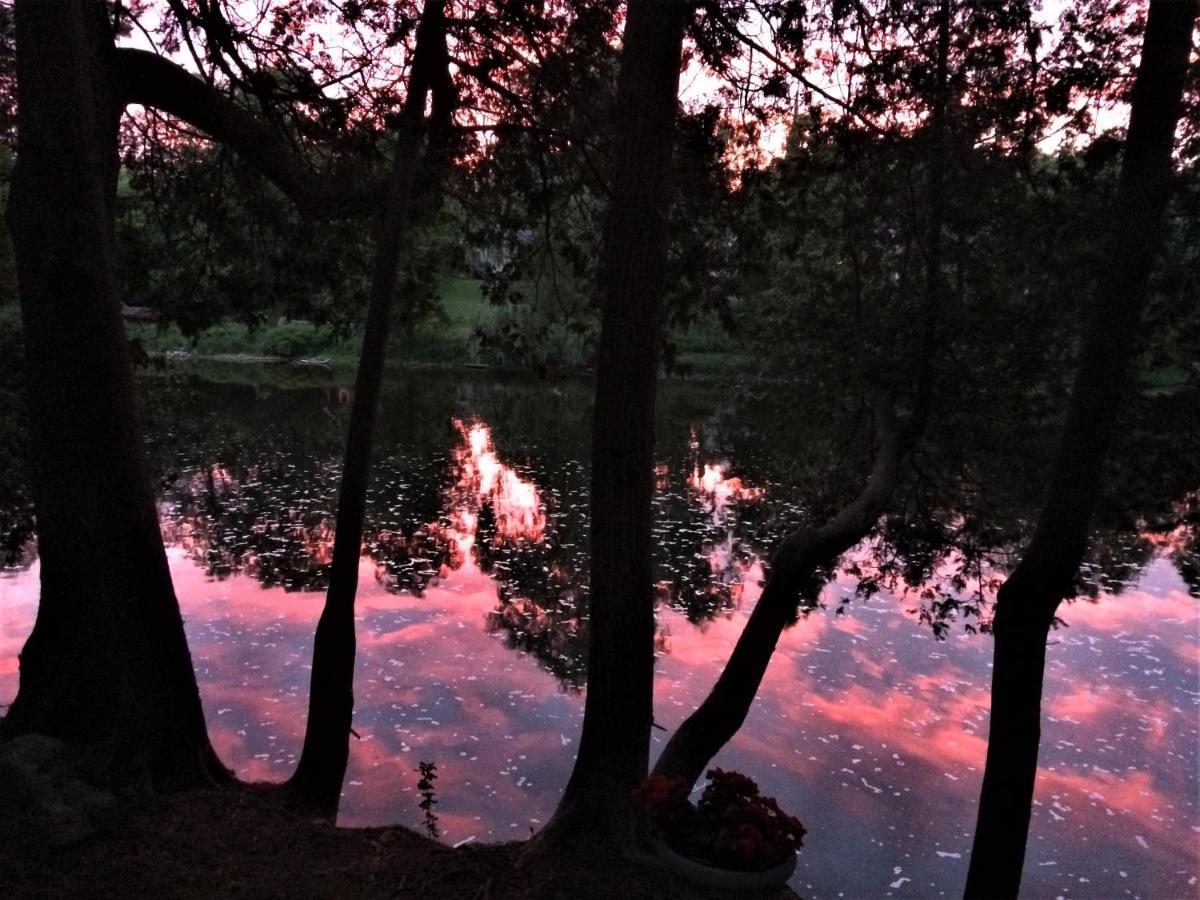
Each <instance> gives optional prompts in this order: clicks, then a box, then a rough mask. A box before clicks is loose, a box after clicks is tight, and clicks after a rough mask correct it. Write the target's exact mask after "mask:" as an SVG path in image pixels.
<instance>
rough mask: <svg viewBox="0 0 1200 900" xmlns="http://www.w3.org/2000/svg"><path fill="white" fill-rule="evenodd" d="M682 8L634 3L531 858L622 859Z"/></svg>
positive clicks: (646, 689) (633, 744) (642, 617)
mask: <svg viewBox="0 0 1200 900" xmlns="http://www.w3.org/2000/svg"><path fill="white" fill-rule="evenodd" d="M689 10H690V4H688V3H686V2H683V0H665V2H664V0H631V2H630V3H629V10H628V15H627V17H626V20H625V35H624V48H623V51H622V58H621V74H620V79H619V83H618V93H617V114H618V120H617V124H616V132H615V147H616V150H615V159H614V164H613V181H612V190H611V194H610V199H609V209H608V221H607V225H606V231H605V235H604V249H603V256H602V260H601V273H602V274H601V278H602V279H603V280H602V285H601V290H602V298H603V321H602V325H601V332H600V348H599V360H598V364H597V375H596V405H595V412H594V420H593V430H592V483H591V523H592V524H591V528H592V532H591V542H592V570H591V571H592V574H591V600H590V603H591V619H590V622H589V627H588V638H589V645H588V678H587V698H586V702H585V706H584V717H583V733H582V736H581V737H580V741H579V755H578V757H577V758H576V760H575V768H574V770H573V771H572V773H571V778H570V781H569V782H568V784H567V788H566V791H565V793H564V794H563V798H562V800H561V802H560V803H559V806H558V809H557V810H556V811H555V814H554V816H553V818H552V819H551V821H550V823H549V824H548V825H547V827H546V829H545V830H544V831H543V833H542V836H541V838H540V840H539V842H538V845H540V846H549V845H557V846H567V845H570V844H571V843H573V842H574V841H576V840H584V841H587V842H589V843H592V844H593V845H594V844H595V843H597V842H600V843H605V844H610V845H612V846H613V847H615V848H616V849H617V850H618V851H621V852H623V851H629V850H632V848H633V845H634V844H633V841H634V828H633V825H634V816H633V805H632V798H631V796H630V795H631V792H632V791H633V789H634V788H635V787H636V786H637V785H638V784H639V783H640V782H641V780H642V779H643V778H644V777H645V775H646V767H647V765H648V760H649V749H650V727H651V721H652V717H653V690H654V648H653V639H654V597H653V575H652V569H651V549H652V542H651V531H650V526H651V499H652V496H653V491H654V479H653V471H654V405H655V379H656V376H657V371H658V345H659V340H660V333H659V332H660V330H661V321H662V306H663V294H664V291H665V287H666V284H665V275H666V254H667V238H668V233H667V209H668V206H669V202H670V191H669V182H670V177H669V175H670V165H671V148H672V143H673V135H674V130H675V117H676V110H677V107H678V96H677V95H678V91H679V67H680V55H681V50H682V42H683V32H684V26H685V24H686V21H687V16H688V14H689Z"/></svg>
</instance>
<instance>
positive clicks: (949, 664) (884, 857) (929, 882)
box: [0, 419, 1200, 898]
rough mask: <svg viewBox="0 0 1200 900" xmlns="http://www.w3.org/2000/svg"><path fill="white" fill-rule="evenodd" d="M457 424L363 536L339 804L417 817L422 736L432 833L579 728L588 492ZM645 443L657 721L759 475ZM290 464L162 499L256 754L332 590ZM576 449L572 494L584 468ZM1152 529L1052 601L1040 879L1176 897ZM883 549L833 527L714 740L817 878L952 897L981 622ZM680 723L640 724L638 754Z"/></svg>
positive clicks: (481, 805) (395, 817) (18, 594)
mask: <svg viewBox="0 0 1200 900" xmlns="http://www.w3.org/2000/svg"><path fill="white" fill-rule="evenodd" d="M449 435H450V439H451V441H452V444H451V446H450V452H449V455H448V458H447V459H446V460H445V462H444V464H443V465H442V468H441V469H439V470H438V477H437V478H435V479H431V480H430V485H431V490H430V493H429V498H430V502H431V507H430V508H426V509H423V510H422V511H421V512H420V513H419V514H415V513H414V514H412V515H408V514H407V513H405V516H407V517H404V516H401V515H400V514H396V515H395V516H394V517H393V518H392V519H389V520H387V521H386V522H385V523H384V524H376V525H375V526H373V527H372V528H370V529H368V534H367V539H366V540H365V542H364V551H365V552H364V556H363V558H362V560H361V565H360V574H359V597H358V602H357V607H356V622H357V633H358V662H357V671H356V682H355V694H356V703H357V708H356V710H355V714H354V727H355V730H356V732H357V733H358V734H359V735H361V739H360V740H356V741H354V742H352V746H351V758H350V765H349V770H348V772H347V776H346V782H345V786H344V800H343V806H342V815H341V821H342V822H343V823H344V824H348V825H375V824H383V823H391V822H399V823H402V824H406V825H409V826H412V827H419V826H420V823H421V812H420V810H419V809H418V806H417V804H418V801H419V799H420V798H419V794H418V791H417V787H416V785H417V780H418V777H419V776H418V774H417V768H418V763H419V762H421V761H428V762H433V763H435V764H436V765H437V769H438V776H439V777H438V783H437V796H438V815H439V819H440V825H441V828H442V830H443V839H444V840H445V841H447V842H448V843H457V842H460V841H465V840H472V839H473V840H476V841H497V840H514V839H521V838H526V837H528V836H529V833H530V829H537V828H538V827H539V826H540V825H541V824H543V823H544V822H545V821H546V820H547V819H548V818H549V815H550V813H551V812H552V811H553V809H554V806H555V804H556V803H557V801H558V798H559V796H560V794H561V791H562V789H563V787H564V785H565V784H566V781H567V778H568V776H569V774H570V769H571V764H572V760H573V754H574V751H575V747H576V744H577V741H578V737H579V730H580V726H581V713H582V695H581V692H580V690H579V689H580V687H581V686H582V684H583V681H584V675H585V671H584V662H585V660H586V640H587V604H588V597H587V570H586V545H585V544H583V541H584V538H583V536H582V529H583V528H584V527H585V526H586V521H585V520H584V519H583V518H582V513H581V512H580V510H583V509H585V508H586V506H585V504H584V503H583V501H582V500H581V499H579V497H578V496H569V495H568V493H567V492H566V491H565V490H563V489H561V484H562V483H561V482H559V483H558V484H556V483H555V482H554V481H552V480H550V478H549V477H548V476H546V475H545V474H544V472H543V470H532V469H531V470H528V471H518V470H517V469H516V468H514V467H513V464H512V462H511V461H509V460H506V459H505V458H504V456H503V455H502V454H500V453H499V452H498V451H497V449H496V447H495V445H494V443H493V438H492V433H491V430H490V428H489V427H488V426H487V425H486V424H484V423H482V422H480V421H478V420H466V419H462V420H455V421H454V422H453V423H452V425H451V428H450V431H449ZM661 470H662V471H661V472H659V473H657V474H658V476H659V477H661V478H662V479H664V482H663V486H662V487H660V488H659V494H658V495H657V496H656V514H657V516H658V519H657V521H656V526H655V527H656V534H657V535H658V536H659V538H660V542H659V550H660V559H659V560H658V563H659V565H660V570H661V571H663V572H665V573H667V574H666V575H664V576H663V579H662V581H661V583H660V585H659V598H660V600H662V601H663V603H661V604H660V606H659V608H658V613H657V617H658V632H657V635H658V636H657V641H658V650H659V658H658V664H657V672H656V683H655V721H656V722H657V723H659V724H660V725H661V726H663V728H665V729H667V731H668V732H669V731H671V730H673V729H675V728H676V727H678V725H679V723H680V722H681V721H683V719H684V718H685V717H686V716H687V715H688V714H689V713H690V712H691V711H692V709H694V708H695V707H696V706H697V705H698V704H699V703H700V702H701V701H702V700H703V698H704V696H705V695H706V693H707V691H708V690H709V688H710V687H711V685H712V684H713V682H714V680H715V679H716V677H717V676H718V674H719V673H720V670H721V667H722V666H723V664H724V662H725V660H726V659H727V658H728V655H729V652H730V650H731V649H732V647H733V645H734V643H735V642H736V641H737V638H738V635H739V634H740V632H741V629H742V628H743V626H744V624H745V621H746V619H747V617H748V616H749V614H750V612H751V611H752V609H753V607H754V604H755V602H756V601H757V598H758V596H759V592H760V590H761V589H760V583H761V580H762V577H763V568H762V561H761V559H760V557H759V555H758V554H757V553H755V552H754V550H753V549H752V548H751V546H750V545H749V542H748V540H747V539H746V538H745V537H744V535H745V534H746V533H747V531H748V529H746V528H745V526H744V523H745V522H746V521H747V520H748V519H749V520H750V521H753V519H752V518H750V517H753V516H754V515H757V514H761V513H762V512H763V511H764V507H767V506H769V505H770V504H772V503H774V502H776V498H775V497H774V493H775V491H772V493H771V494H770V495H768V494H767V493H766V492H764V491H763V490H761V489H760V488H758V487H757V486H755V485H754V484H751V483H747V481H746V480H745V479H743V478H741V477H739V476H736V475H732V474H731V473H732V472H733V471H736V470H734V469H733V468H732V466H730V465H729V464H728V463H724V464H723V463H720V462H717V463H712V462H710V463H707V464H705V463H702V462H699V461H697V460H691V459H684V464H683V465H681V466H676V465H675V464H673V463H671V464H668V463H664V464H662V465H661ZM285 471H286V466H284V465H281V464H280V465H275V466H273V467H272V466H267V465H261V466H260V465H255V466H243V467H241V468H237V467H234V466H228V467H224V466H211V467H207V468H204V467H201V468H198V469H196V470H193V471H191V472H189V473H188V474H187V475H185V476H183V477H182V479H181V480H186V485H185V487H186V490H184V491H181V492H180V493H179V494H177V495H176V496H175V498H174V499H173V500H171V501H169V502H166V501H165V502H164V504H163V507H162V509H163V532H164V536H165V537H166V538H167V539H168V542H169V543H171V544H173V546H172V547H171V549H170V550H169V551H168V558H169V562H170V565H171V572H172V575H173V578H174V581H175V585H176V589H177V593H178V595H179V598H180V603H181V607H182V612H183V615H184V620H185V623H186V629H187V634H188V640H189V643H190V646H191V650H192V657H193V661H194V663H195V666H196V671H197V677H198V680H199V682H200V688H201V694H202V698H203V701H204V708H205V713H206V717H207V719H208V724H209V728H210V731H211V734H212V739H213V743H214V745H215V747H216V748H217V750H218V752H219V753H220V754H221V757H222V759H223V760H224V761H225V762H226V763H227V764H228V765H230V766H232V767H233V768H234V769H235V770H236V772H237V773H238V775H239V777H241V778H244V779H251V780H272V781H278V780H282V779H284V778H286V777H287V775H288V774H289V773H290V772H291V770H292V768H293V767H294V766H295V763H296V758H297V754H298V752H299V748H300V742H301V737H302V728H303V717H304V714H305V706H306V693H307V686H308V676H309V668H308V666H309V665H310V662H311V646H312V643H311V642H312V634H313V628H314V626H315V623H316V620H317V618H318V616H319V614H320V609H321V605H322V601H323V596H322V595H321V593H319V592H316V591H288V590H285V589H284V587H283V585H288V584H290V585H295V584H300V583H304V584H314V583H317V582H316V581H315V577H316V576H315V575H313V576H312V579H313V580H309V581H305V578H308V577H309V576H306V575H304V574H303V572H304V571H310V572H317V571H319V569H320V567H321V566H323V565H326V560H327V557H326V556H325V555H324V554H325V548H327V547H328V546H329V544H330V541H331V539H332V534H331V532H330V530H329V529H330V525H329V522H330V512H329V510H328V508H327V503H326V500H325V499H324V496H323V495H322V494H321V493H320V492H316V491H313V492H311V495H310V496H308V499H291V500H287V502H283V500H281V499H280V498H281V497H283V495H279V496H278V497H277V496H276V495H275V494H273V493H272V494H270V495H269V498H270V500H271V502H264V501H263V497H264V496H267V495H264V493H263V491H264V487H263V486H264V485H268V484H271V483H273V481H272V480H273V479H275V478H276V477H279V473H282V472H285ZM571 471H572V472H573V473H575V475H574V476H573V477H575V478H576V482H574V484H575V488H573V490H575V491H576V492H577V494H579V495H580V496H582V494H583V491H584V488H583V487H580V485H586V477H585V476H586V472H583V473H580V472H577V471H576V470H574V469H572V470H571ZM672 471H674V472H675V475H674V479H675V481H674V483H673V484H672V483H671V481H670V479H671V472H672ZM396 481H397V483H405V484H407V483H409V481H410V478H409V476H408V475H407V474H406V473H404V472H402V473H401V475H400V476H397V478H396ZM387 483H388V484H391V482H387ZM390 490H392V489H391V488H390V487H389V491H390ZM407 496H415V495H406V497H407ZM210 501H220V502H219V503H216V504H215V505H214V503H212V502H210ZM406 502H407V501H406ZM547 504H549V505H547ZM1183 546H1184V547H1185V548H1186V546H1187V542H1186V541H1184V542H1183ZM1160 551H1161V553H1162V554H1163V556H1160V557H1159V558H1158V559H1157V560H1155V561H1152V562H1150V563H1149V564H1148V565H1147V566H1146V567H1145V569H1144V571H1142V572H1141V573H1140V575H1139V576H1138V578H1137V580H1136V581H1135V582H1134V583H1131V584H1128V585H1125V586H1124V587H1123V588H1122V590H1121V593H1120V594H1119V595H1114V594H1112V593H1104V592H1101V593H1100V594H1099V595H1098V597H1097V598H1095V600H1094V601H1091V600H1085V601H1080V602H1076V603H1071V604H1065V605H1064V607H1063V609H1062V611H1061V616H1062V617H1063V619H1065V620H1066V621H1067V623H1068V624H1069V625H1070V627H1069V628H1065V629H1060V630H1057V631H1055V632H1053V633H1052V634H1051V643H1050V646H1049V648H1048V659H1047V680H1046V689H1045V698H1044V704H1043V713H1044V724H1043V736H1042V750H1041V756H1040V767H1039V770H1038V782H1037V788H1036V796H1035V806H1034V810H1033V824H1032V829H1031V834H1030V849H1029V854H1028V861H1027V866H1026V872H1025V876H1024V888H1025V890H1026V891H1028V892H1029V894H1030V895H1031V896H1059V895H1061V896H1071V897H1078V896H1084V897H1112V896H1118V895H1122V894H1124V893H1126V892H1128V893H1129V894H1131V895H1153V896H1186V895H1188V894H1189V893H1191V892H1192V891H1193V889H1194V887H1195V879H1196V878H1197V876H1198V875H1200V865H1198V863H1197V858H1196V854H1195V840H1196V837H1195V836H1196V835H1197V834H1198V833H1200V821H1198V810H1197V804H1196V798H1197V796H1198V780H1197V779H1198V776H1197V772H1198V760H1197V748H1198V747H1200V727H1198V720H1197V708H1198V705H1200V688H1198V684H1200V675H1198V667H1200V659H1198V653H1200V651H1198V650H1197V644H1196V641H1195V636H1196V634H1197V630H1198V628H1200V611H1198V608H1197V603H1196V600H1195V599H1194V598H1193V597H1191V596H1189V594H1188V585H1187V584H1186V583H1185V582H1184V580H1183V578H1182V577H1181V575H1180V573H1179V571H1177V569H1176V568H1175V567H1174V566H1173V565H1172V558H1173V556H1174V555H1175V554H1177V553H1178V552H1180V546H1179V545H1178V542H1177V540H1176V539H1175V538H1174V537H1173V538H1171V539H1169V540H1164V541H1163V542H1162V544H1161V546H1160ZM881 552H882V551H881V550H880V547H879V545H878V543H877V542H870V543H867V544H864V545H863V546H862V547H860V548H858V549H857V550H856V551H854V552H852V553H851V554H849V555H848V559H847V565H846V568H847V569H853V570H854V571H857V572H858V574H854V573H853V572H851V571H842V572H839V573H838V574H837V577H836V579H835V580H834V581H832V582H831V583H830V584H828V585H827V586H826V588H825V591H824V594H823V600H824V601H825V604H826V606H827V607H828V609H827V610H826V611H820V610H818V611H817V612H815V613H814V614H813V615H811V616H809V617H807V618H804V619H802V620H801V621H800V622H798V623H797V624H796V625H795V626H794V627H792V628H790V629H788V630H787V631H785V632H784V634H783V635H782V637H781V638H780V641H779V645H778V648H777V650H776V652H775V655H774V657H773V659H772V662H771V665H770V667H769V668H768V670H767V673H766V676H765V678H764V681H763V684H762V687H761V689H760V691H759V694H758V698H757V700H756V702H755V704H754V706H753V708H752V709H751V711H750V714H749V718H748V720H747V722H746V725H745V727H744V728H743V729H742V731H741V732H739V734H738V735H737V737H736V738H735V739H734V740H733V742H732V743H731V744H730V745H729V746H728V747H727V748H725V750H724V751H722V753H721V754H719V755H718V757H717V758H716V760H714V764H716V765H719V766H722V767H724V768H733V769H738V770H741V771H744V772H746V773H748V774H750V775H752V776H753V777H754V778H755V779H756V780H758V781H759V783H760V784H761V785H762V788H763V790H764V791H765V792H766V793H769V794H773V795H775V796H777V797H778V798H779V799H780V802H781V804H782V805H783V806H784V807H785V808H786V809H788V810H789V811H792V812H794V813H795V814H796V815H798V816H800V817H801V818H802V819H803V820H804V821H805V824H806V825H807V826H808V828H809V835H808V837H807V838H806V841H805V849H804V851H803V853H802V854H801V856H800V860H799V869H798V871H797V874H796V876H795V878H794V879H793V882H792V885H793V887H794V888H795V889H796V890H797V891H798V892H799V893H801V894H802V895H803V896H805V897H810V898H819V897H826V896H837V895H838V894H839V893H842V894H844V895H845V896H871V897H875V896H880V897H883V896H889V895H895V896H910V897H925V896H937V895H940V894H947V895H953V894H957V893H958V892H960V891H961V886H962V884H963V881H964V879H965V873H966V865H967V856H968V853H969V849H970V834H971V830H972V828H973V827H974V821H975V803H976V798H977V796H978V791H979V781H980V778H981V775H982V771H983V762H984V756H985V753H986V742H987V731H988V687H989V683H990V675H991V670H990V665H991V639H990V638H989V637H987V636H985V635H967V634H963V633H961V630H954V631H952V632H951V633H950V634H949V638H948V640H945V641H936V640H934V639H933V636H932V635H931V633H930V631H929V629H928V628H927V627H926V626H923V625H922V624H921V623H920V622H919V621H918V619H917V616H916V615H914V614H913V612H912V611H911V610H912V606H913V599H912V597H911V595H910V596H906V595H905V592H904V591H903V590H899V591H897V592H893V591H891V590H889V589H888V586H887V584H886V583H885V584H883V586H882V587H881V589H880V590H879V591H878V592H877V593H875V594H874V595H873V596H871V597H869V598H865V599H863V598H857V597H856V589H857V587H858V584H859V581H860V577H862V576H870V575H872V574H877V573H876V571H875V569H873V568H871V567H872V566H874V565H876V563H875V562H873V560H875V559H876V557H878V556H879V555H880V553H881ZM264 560H265V561H266V562H265V563H264ZM197 563H200V564H199V565H197ZM304 566H308V567H310V568H309V569H308V570H304V569H303V568H302V567H304ZM855 566H857V568H856V569H855ZM288 567H290V568H288ZM960 568H961V566H960V565H959V561H957V560H956V559H953V558H947V559H946V560H944V561H943V566H942V567H940V568H938V570H937V571H938V573H939V575H940V576H941V577H942V579H943V580H944V581H947V582H950V581H953V576H954V575H955V573H956V572H958V571H959V570H960ZM38 571H39V567H38V564H37V563H36V562H34V563H33V564H32V566H31V567H30V568H29V569H28V570H25V571H16V572H10V573H8V574H6V575H5V577H3V578H0V704H3V703H8V702H10V701H11V698H12V697H13V695H14V694H15V692H16V686H17V660H16V657H17V653H18V652H19V649H20V646H21V644H22V642H23V641H24V639H25V637H26V636H27V634H28V632H29V629H30V627H31V626H32V622H33V617H34V612H35V609H36V597H37V592H38V582H37V579H38ZM264 572H268V573H270V572H274V573H275V575H274V576H273V577H274V578H275V581H274V586H270V587H266V588H264V586H263V583H261V582H260V581H259V580H258V579H259V578H260V577H261V576H262V574H263V573H264ZM985 574H986V573H985ZM985 581H986V579H985ZM978 588H979V584H978V583H975V582H972V583H969V584H968V585H967V588H966V589H967V590H968V591H972V590H976V589H978ZM685 601H686V602H685ZM842 605H845V607H846V614H845V615H834V614H833V611H834V610H835V609H837V608H838V607H839V606H842ZM668 736H669V735H667V734H664V733H662V732H659V731H657V730H656V731H655V732H654V735H653V740H654V746H653V752H654V753H655V754H656V753H657V752H658V750H659V749H660V748H661V746H662V744H663V743H664V742H665V740H666V738H667V737H668ZM851 846H853V847H854V848H855V849H854V853H855V863H854V865H853V866H847V865H846V864H845V861H846V856H845V848H846V847H851Z"/></svg>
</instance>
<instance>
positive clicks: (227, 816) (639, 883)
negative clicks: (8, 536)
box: [0, 786, 796, 900]
mask: <svg viewBox="0 0 1200 900" xmlns="http://www.w3.org/2000/svg"><path fill="white" fill-rule="evenodd" d="M11 814H12V810H11V808H6V809H5V810H4V811H3V813H0V815H5V816H8V815H11ZM522 846H523V845H522V844H521V843H519V842H514V843H507V844H484V845H474V844H468V845H466V846H463V847H447V846H445V845H443V844H439V843H437V842H436V841H433V840H430V839H429V838H426V837H424V836H423V835H420V834H418V833H416V832H414V831H411V830H409V829H406V828H401V827H398V826H394V827H386V828H337V827H333V826H330V825H327V824H324V823H322V822H320V821H317V820H313V819H310V818H306V817H304V816H302V815H300V814H298V813H296V812H294V811H291V810H289V809H287V808H285V807H283V806H282V805H281V804H280V803H279V802H278V799H277V794H276V792H275V791H274V790H273V789H271V788H259V787H248V786H235V787H226V788H219V789H210V790H206V791H202V792H195V793H190V794H182V795H178V796H174V797H170V798H154V799H150V800H148V801H145V802H143V803H142V804H141V805H139V806H138V807H136V808H133V809H120V810H116V811H113V812H110V813H109V814H108V827H106V828H105V829H104V830H103V833H101V834H97V835H93V836H92V837H90V838H88V839H86V840H84V841H80V842H78V843H74V844H70V845H67V846H63V847H46V846H29V845H27V844H26V845H22V844H20V843H19V842H15V841H3V842H0V871H2V872H4V873H5V874H4V895H5V896H6V897H13V898H26V897H54V898H56V900H63V898H84V897H87V898H96V897H114V898H116V897H121V898H125V897H156V898H181V900H193V898H209V897H221V898H241V897H245V898H254V900H263V898H272V897H280V898H283V897H288V898H294V897H306V898H309V897H311V898H325V897H329V898H334V897H349V896H353V897H355V898H362V900H371V898H412V900H440V898H446V900H451V898H453V900H462V898H475V897H479V898H492V900H505V898H510V900H526V898H539V900H541V898H547V900H549V898H571V900H581V898H597V900H599V898H609V897H617V896H619V897H623V898H627V900H639V898H645V900H651V898H680V900H684V898H698V900H709V898H712V900H716V898H717V897H719V896H724V895H723V894H721V893H720V892H712V891H708V890H704V889H699V888H694V887H691V886H690V885H689V884H687V883H686V882H683V881H681V880H679V879H678V878H677V877H676V876H674V875H672V874H671V873H670V872H669V871H668V870H667V869H666V868H665V867H664V866H663V865H662V863H660V862H659V861H658V860H657V859H656V858H654V857H650V856H647V857H644V858H641V859H638V860H635V861H633V862H629V861H626V860H605V859H600V858H597V857H596V856H595V855H594V854H592V853H591V852H589V853H587V854H582V853H581V854H570V855H568V856H564V857H563V858H561V859H558V860H554V861H551V862H549V863H539V864H538V865H537V866H530V867H518V857H519V854H520V851H521V848H522ZM743 896H746V897H755V896H757V897H761V898H764V900H767V898H770V900H786V898H794V897H795V896H796V895H795V894H794V893H793V892H792V891H791V890H789V889H788V888H781V889H778V890H773V891H770V892H765V893H760V894H745V895H743Z"/></svg>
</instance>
